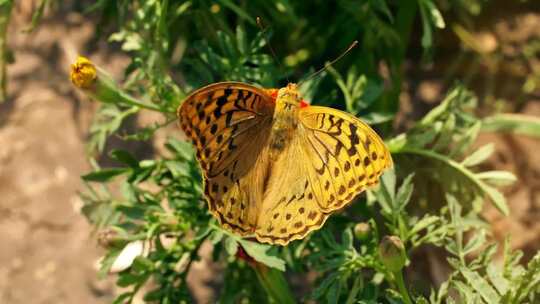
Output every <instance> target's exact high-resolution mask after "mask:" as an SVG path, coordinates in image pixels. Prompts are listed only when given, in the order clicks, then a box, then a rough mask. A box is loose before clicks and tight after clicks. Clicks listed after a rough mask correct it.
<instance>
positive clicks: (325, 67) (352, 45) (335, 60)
mask: <svg viewBox="0 0 540 304" xmlns="http://www.w3.org/2000/svg"><path fill="white" fill-rule="evenodd" d="M356 45H358V40H355V41H353V43H351V45H349V47H348V48H347V49H346V50H345V51H344V52H343V53H341V55H339V56H338V57H337V58H336V59H334V60H332V61H330V62H329V63H327V64H325V65H324V67H322V68H321V69H320V70H318V71H317V72H314V73H313V74H311V75H310V76H309V77H308V78H306V79H304V80H302V81H301V82H300V83H299V84H298V86H300V85H301V84H302V83H304V82H306V81H308V80H310V79H312V78H314V77H315V76H317V75H319V74H320V73H322V72H323V71H324V70H326V69H327V68H328V67H329V66H331V65H332V64H334V63H336V62H337V61H338V60H340V59H341V58H342V57H343V56H345V55H347V53H348V52H350V51H351V50H352V49H354V48H355V47H356Z"/></svg>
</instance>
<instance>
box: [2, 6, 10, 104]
mask: <svg viewBox="0 0 540 304" xmlns="http://www.w3.org/2000/svg"><path fill="white" fill-rule="evenodd" d="M12 6H13V1H11V0H8V1H5V2H4V3H3V4H0V103H3V102H4V101H6V99H7V64H8V47H7V31H8V26H9V19H10V17H11V8H12Z"/></svg>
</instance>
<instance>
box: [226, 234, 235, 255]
mask: <svg viewBox="0 0 540 304" xmlns="http://www.w3.org/2000/svg"><path fill="white" fill-rule="evenodd" d="M225 250H226V251H227V253H228V254H229V255H230V256H234V255H236V252H237V251H238V243H237V242H236V240H235V239H233V238H230V237H228V238H226V239H225Z"/></svg>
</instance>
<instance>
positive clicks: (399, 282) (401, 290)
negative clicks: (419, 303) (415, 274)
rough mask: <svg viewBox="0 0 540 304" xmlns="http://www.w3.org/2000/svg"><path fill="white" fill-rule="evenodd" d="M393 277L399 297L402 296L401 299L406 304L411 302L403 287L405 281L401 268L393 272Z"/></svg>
mask: <svg viewBox="0 0 540 304" xmlns="http://www.w3.org/2000/svg"><path fill="white" fill-rule="evenodd" d="M394 279H395V281H396V284H397V287H398V290H399V293H400V294H401V297H402V298H403V301H405V303H406V304H412V303H413V302H412V300H411V297H410V296H409V292H408V291H407V289H406V288H405V281H404V280H403V273H402V272H401V270H399V271H396V272H394Z"/></svg>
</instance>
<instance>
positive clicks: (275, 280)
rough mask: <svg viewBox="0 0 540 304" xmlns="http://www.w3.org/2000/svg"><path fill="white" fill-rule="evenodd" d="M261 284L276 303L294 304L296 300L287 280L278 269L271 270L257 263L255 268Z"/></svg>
mask: <svg viewBox="0 0 540 304" xmlns="http://www.w3.org/2000/svg"><path fill="white" fill-rule="evenodd" d="M253 269H254V270H255V273H256V274H257V277H258V278H259V282H260V283H261V285H262V286H263V288H264V289H265V290H266V293H267V294H268V296H269V297H271V298H272V299H273V300H274V301H275V302H276V303H280V304H282V303H283V304H294V303H296V300H295V299H294V297H293V295H292V293H291V290H290V289H289V285H288V284H287V280H286V279H285V277H284V276H283V273H282V272H281V271H279V270H277V269H273V268H270V267H268V266H266V265H264V264H261V263H259V262H255V265H254V267H253Z"/></svg>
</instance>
